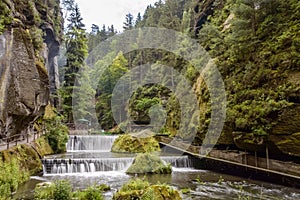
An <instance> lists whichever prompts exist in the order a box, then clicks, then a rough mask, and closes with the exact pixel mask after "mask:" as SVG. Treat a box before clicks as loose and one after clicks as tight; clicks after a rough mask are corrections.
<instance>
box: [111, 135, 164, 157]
mask: <svg viewBox="0 0 300 200" xmlns="http://www.w3.org/2000/svg"><path fill="white" fill-rule="evenodd" d="M111 151H112V152H120V153H122V152H132V153H146V152H154V151H160V147H159V143H158V142H157V140H155V138H154V137H152V136H149V137H140V136H138V134H124V135H120V136H119V137H118V138H117V139H116V140H115V142H114V144H113V146H112V149H111Z"/></svg>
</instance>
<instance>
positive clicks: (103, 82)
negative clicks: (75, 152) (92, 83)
mask: <svg viewBox="0 0 300 200" xmlns="http://www.w3.org/2000/svg"><path fill="white" fill-rule="evenodd" d="M111 56H114V53H113V52H112V53H111V54H109V55H108V56H107V57H106V58H105V59H103V60H99V61H98V62H97V63H96V65H95V70H96V71H97V72H103V73H102V76H101V77H100V78H99V77H95V78H94V79H93V80H99V81H98V83H97V91H96V96H97V103H96V112H97V115H98V120H99V123H100V125H101V127H102V128H104V129H110V128H113V127H114V126H115V121H114V119H113V116H112V107H111V95H112V92H113V89H114V87H115V85H116V83H117V82H118V80H119V79H120V78H121V77H122V76H123V75H124V74H125V73H126V72H127V71H128V60H127V59H126V58H125V57H124V55H123V53H122V52H119V53H118V54H117V55H116V57H115V58H113V61H112V62H111V63H107V60H106V59H109V60H110V58H111ZM105 67H107V68H105ZM104 69H105V70H104ZM97 72H96V73H95V74H99V73H97ZM125 103H126V102H124V101H123V102H121V105H118V106H125ZM121 118H124V116H121ZM121 121H122V119H121Z"/></svg>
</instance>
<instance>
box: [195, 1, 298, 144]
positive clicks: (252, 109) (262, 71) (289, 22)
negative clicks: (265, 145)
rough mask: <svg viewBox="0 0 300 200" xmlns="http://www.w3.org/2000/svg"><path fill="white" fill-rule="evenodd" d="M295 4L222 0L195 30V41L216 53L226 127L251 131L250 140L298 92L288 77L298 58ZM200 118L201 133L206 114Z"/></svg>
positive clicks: (267, 126)
mask: <svg viewBox="0 0 300 200" xmlns="http://www.w3.org/2000/svg"><path fill="white" fill-rule="evenodd" d="M297 6H299V2H296V1H293V0H291V1H288V2H286V1H283V0H274V1H268V0H266V1H265V0H251V1H245V0H237V1H227V2H224V3H223V4H222V5H220V7H219V9H216V10H215V12H214V15H212V16H211V17H210V18H209V21H207V22H206V24H205V25H204V26H203V28H202V29H201V30H200V32H199V37H198V38H199V41H200V42H201V45H202V46H204V47H205V49H206V50H208V51H209V53H210V54H211V56H213V57H216V58H217V59H216V60H217V65H218V67H219V70H220V72H221V73H222V75H223V78H224V82H225V85H226V92H227V97H228V99H227V100H228V105H227V109H228V110H227V118H226V125H228V127H229V129H230V130H231V131H241V132H243V133H244V134H245V135H246V134H247V135H249V134H250V133H251V134H252V137H253V140H254V139H255V138H256V137H260V136H263V137H266V136H268V135H269V134H271V133H272V129H273V127H274V126H275V125H276V123H277V121H278V116H280V114H281V113H282V112H283V111H284V110H286V109H288V108H289V107H290V106H292V105H293V103H294V102H293V101H291V99H293V98H291V97H292V96H294V94H295V92H296V91H299V87H298V85H297V84H298V83H291V82H290V81H289V80H290V78H289V74H293V73H294V70H296V69H298V68H297V66H299V65H297V64H296V63H299V60H300V57H299V56H300V53H299V51H295V49H296V48H295V44H296V43H297V41H298V40H297V38H299V36H298V35H299V30H300V27H299V26H298V25H296V24H295V23H299V19H297V20H296V21H297V22H295V18H294V17H295V15H297V14H294V13H297V12H296V10H294V9H295V8H296V7H297ZM291 27H293V28H291ZM297 36H298V37H297ZM206 90H207V89H206ZM207 91H208V90H207ZM200 97H201V96H200ZM201 99H203V100H204V102H208V101H209V100H208V99H204V98H202V97H201ZM296 103H297V102H296ZM208 114H210V113H209V112H208ZM202 117H203V118H202V119H201V125H200V127H201V132H203V133H206V130H207V128H208V126H207V125H206V122H205V121H206V120H207V117H209V116H207V115H203V116H202ZM248 133H249V134H248ZM247 141H248V142H251V141H252V140H251V139H249V140H247Z"/></svg>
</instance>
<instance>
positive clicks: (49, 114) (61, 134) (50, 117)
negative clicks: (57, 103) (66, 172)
mask: <svg viewBox="0 0 300 200" xmlns="http://www.w3.org/2000/svg"><path fill="white" fill-rule="evenodd" d="M62 121H63V118H62V117H60V116H58V115H56V113H55V110H54V108H51V107H50V106H47V107H46V112H45V115H44V123H45V127H46V135H45V138H46V139H47V141H48V143H49V145H50V146H51V148H52V150H53V151H54V153H63V152H65V151H66V143H67V142H68V139H69V136H68V132H69V130H68V127H67V126H66V125H64V124H63V122H62Z"/></svg>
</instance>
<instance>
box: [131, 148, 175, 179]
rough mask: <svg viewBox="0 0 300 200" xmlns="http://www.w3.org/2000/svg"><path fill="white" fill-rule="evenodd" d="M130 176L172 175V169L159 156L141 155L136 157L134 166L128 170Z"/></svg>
mask: <svg viewBox="0 0 300 200" xmlns="http://www.w3.org/2000/svg"><path fill="white" fill-rule="evenodd" d="M126 173H128V174H145V173H153V174H170V173H172V167H171V165H170V164H165V163H164V162H163V161H162V160H161V159H160V157H159V156H158V155H156V154H150V153H141V154H138V155H137V156H136V158H135V159H134V161H133V163H132V165H131V166H130V167H129V168H128V169H127V171H126Z"/></svg>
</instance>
